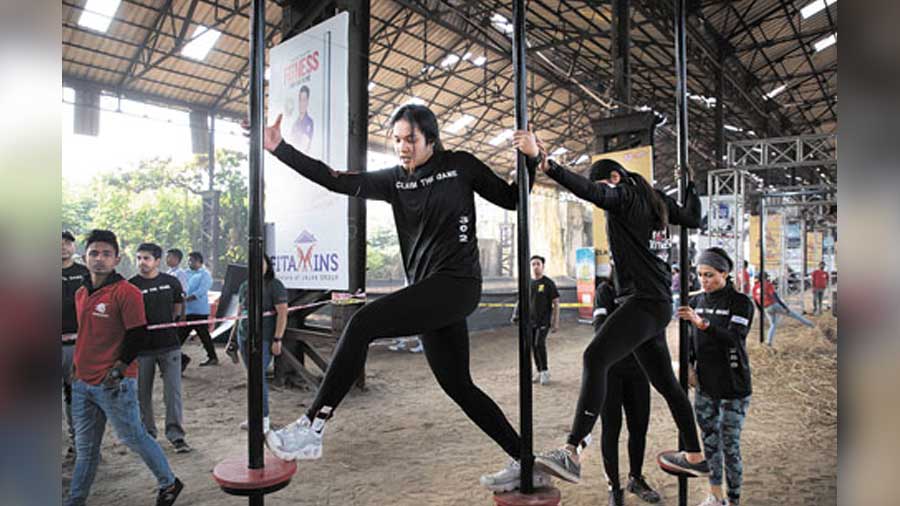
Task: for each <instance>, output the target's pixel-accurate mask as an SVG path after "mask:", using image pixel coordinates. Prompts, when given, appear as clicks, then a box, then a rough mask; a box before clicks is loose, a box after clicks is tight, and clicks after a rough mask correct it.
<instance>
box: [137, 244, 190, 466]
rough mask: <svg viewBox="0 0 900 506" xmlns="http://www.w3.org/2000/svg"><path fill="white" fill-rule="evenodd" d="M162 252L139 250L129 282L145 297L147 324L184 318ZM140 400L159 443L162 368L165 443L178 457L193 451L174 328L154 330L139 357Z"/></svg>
mask: <svg viewBox="0 0 900 506" xmlns="http://www.w3.org/2000/svg"><path fill="white" fill-rule="evenodd" d="M160 257H162V248H160V247H159V246H158V245H156V244H153V243H144V244H141V245H139V246H138V249H137V262H138V271H139V272H138V274H137V275H136V276H133V277H132V278H131V279H129V280H128V282H129V283H131V284H132V285H134V286H136V287H138V289H139V290H140V291H141V294H142V295H143V296H144V308H145V310H146V313H147V324H148V325H156V324H160V323H172V322H174V321H177V320H178V319H179V318H180V317H181V306H182V304H184V295H183V294H184V292H183V290H182V288H181V283H179V282H178V278H176V277H175V276H172V275H169V274H163V273H162V272H159V261H160ZM137 362H138V400H139V403H140V406H141V420H143V422H144V427H146V428H147V433H148V434H150V437H152V438H153V439H156V434H157V430H156V420H155V419H154V417H153V377H154V375H155V373H156V368H157V367H159V373H160V376H162V380H163V403H164V404H165V406H166V426H165V429H166V439H168V440H169V442H170V443H172V446H173V447H175V451H176V452H177V453H187V452H189V451H191V447H190V446H189V445H188V444H187V442H186V441H185V440H184V409H183V407H182V403H181V342H180V341H179V340H178V333H177V332H176V330H175V329H174V328H167V329H157V330H151V331H150V335H149V340H148V342H147V345H146V346H145V347H144V349H143V350H141V351H140V352H139V353H138V358H137Z"/></svg>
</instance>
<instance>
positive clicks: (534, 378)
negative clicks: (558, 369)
mask: <svg viewBox="0 0 900 506" xmlns="http://www.w3.org/2000/svg"><path fill="white" fill-rule="evenodd" d="M539 381H541V371H535V372H534V374H532V375H531V382H532V383H537V382H539Z"/></svg>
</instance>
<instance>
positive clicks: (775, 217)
mask: <svg viewBox="0 0 900 506" xmlns="http://www.w3.org/2000/svg"><path fill="white" fill-rule="evenodd" d="M781 234H782V231H781V215H780V214H768V213H767V214H766V271H769V272H770V273H771V272H773V270H774V269H775V268H776V267H777V266H780V265H781ZM750 263H751V264H753V267H754V269H756V270H758V269H759V215H758V214H757V215H752V216H750Z"/></svg>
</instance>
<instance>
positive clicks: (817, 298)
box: [810, 262, 828, 316]
mask: <svg viewBox="0 0 900 506" xmlns="http://www.w3.org/2000/svg"><path fill="white" fill-rule="evenodd" d="M810 277H811V278H812V289H813V314H814V315H816V316H819V315H820V314H822V302H823V299H824V298H825V290H826V289H828V272H826V271H825V262H819V268H818V269H816V270H814V271H812V274H810Z"/></svg>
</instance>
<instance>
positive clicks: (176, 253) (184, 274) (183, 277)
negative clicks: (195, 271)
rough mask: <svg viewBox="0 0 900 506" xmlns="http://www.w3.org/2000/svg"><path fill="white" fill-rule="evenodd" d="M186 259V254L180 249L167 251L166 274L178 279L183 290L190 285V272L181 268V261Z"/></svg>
mask: <svg viewBox="0 0 900 506" xmlns="http://www.w3.org/2000/svg"><path fill="white" fill-rule="evenodd" d="M183 259H184V253H182V252H181V250H180V249H178V248H172V249H170V250H168V251H166V267H167V269H166V274H168V275H169V276H175V277H176V278H178V282H179V283H181V288H182V289H183V288H184V287H186V286H187V284H188V271H187V270H186V269H182V268H181V260H183Z"/></svg>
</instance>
